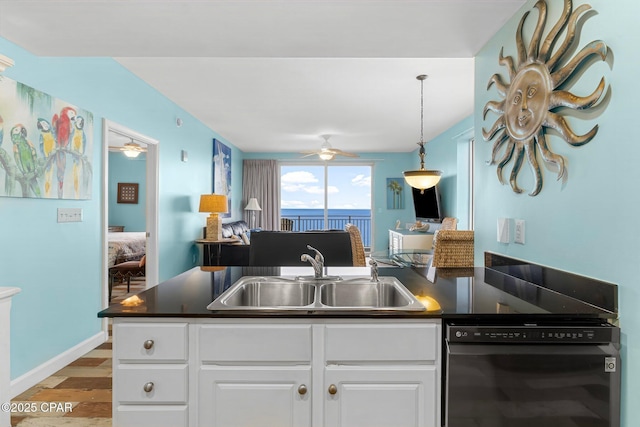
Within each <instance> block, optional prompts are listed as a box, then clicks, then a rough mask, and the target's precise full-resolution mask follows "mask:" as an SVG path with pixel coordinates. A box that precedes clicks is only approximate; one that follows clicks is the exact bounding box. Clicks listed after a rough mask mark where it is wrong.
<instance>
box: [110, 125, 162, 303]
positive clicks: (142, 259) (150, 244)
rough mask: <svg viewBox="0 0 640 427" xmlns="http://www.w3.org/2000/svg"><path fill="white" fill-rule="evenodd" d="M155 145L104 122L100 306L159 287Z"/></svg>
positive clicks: (151, 141) (145, 138) (129, 130)
mask: <svg viewBox="0 0 640 427" xmlns="http://www.w3.org/2000/svg"><path fill="white" fill-rule="evenodd" d="M157 144H158V141H156V140H153V139H151V138H149V137H147V136H145V135H142V134H140V133H138V132H135V131H133V130H131V129H128V128H125V127H123V126H120V125H118V124H115V123H113V122H108V121H105V126H104V146H105V150H104V151H105V153H104V154H105V156H104V159H105V160H104V168H103V171H104V183H103V184H104V197H103V235H104V254H105V256H104V272H103V283H104V286H103V295H104V304H103V306H104V307H107V306H108V305H109V304H110V303H113V302H114V300H115V301H117V300H122V299H124V298H126V297H127V296H128V295H133V294H135V293H137V292H140V291H141V290H144V289H146V288H148V287H152V286H155V285H156V284H157V282H158V259H157V232H156V230H157V188H158V155H157Z"/></svg>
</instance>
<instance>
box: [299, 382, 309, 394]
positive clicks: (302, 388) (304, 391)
mask: <svg viewBox="0 0 640 427" xmlns="http://www.w3.org/2000/svg"><path fill="white" fill-rule="evenodd" d="M298 393H300V395H301V396H304V395H305V394H307V386H306V385H304V384H301V385H300V387H298Z"/></svg>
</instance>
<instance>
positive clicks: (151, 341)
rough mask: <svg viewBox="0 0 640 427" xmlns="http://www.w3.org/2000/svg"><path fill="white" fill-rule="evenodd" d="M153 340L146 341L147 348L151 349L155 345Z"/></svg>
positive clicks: (145, 346)
mask: <svg viewBox="0 0 640 427" xmlns="http://www.w3.org/2000/svg"><path fill="white" fill-rule="evenodd" d="M153 344H154V343H153V340H146V341H145V342H144V348H146V349H147V350H151V348H152V347H153Z"/></svg>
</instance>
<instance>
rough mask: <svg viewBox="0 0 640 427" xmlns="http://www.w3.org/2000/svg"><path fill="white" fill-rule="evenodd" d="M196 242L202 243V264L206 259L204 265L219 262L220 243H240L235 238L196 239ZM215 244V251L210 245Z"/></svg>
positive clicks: (240, 243) (217, 263)
mask: <svg viewBox="0 0 640 427" xmlns="http://www.w3.org/2000/svg"><path fill="white" fill-rule="evenodd" d="M196 243H197V244H200V245H202V248H203V253H202V257H203V264H205V263H204V260H207V261H208V263H206V264H205V265H219V263H220V252H221V250H222V245H242V242H241V241H239V240H237V239H221V240H208V239H198V240H196ZM212 245H215V247H216V249H217V250H215V251H213V250H212V248H211V246H212Z"/></svg>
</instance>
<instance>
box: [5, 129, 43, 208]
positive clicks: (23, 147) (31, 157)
mask: <svg viewBox="0 0 640 427" xmlns="http://www.w3.org/2000/svg"><path fill="white" fill-rule="evenodd" d="M11 142H13V156H14V158H15V161H16V165H17V166H18V169H19V170H20V172H22V174H23V175H24V176H25V178H26V183H28V184H29V188H31V191H33V194H35V195H36V196H37V197H42V194H41V193H40V186H39V185H38V176H37V173H36V172H37V171H36V169H37V161H38V160H37V154H36V148H35V147H34V146H33V144H32V143H31V142H29V141H28V140H27V129H26V128H25V127H24V126H23V125H21V124H17V125H15V126H14V127H13V128H12V129H11Z"/></svg>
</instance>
